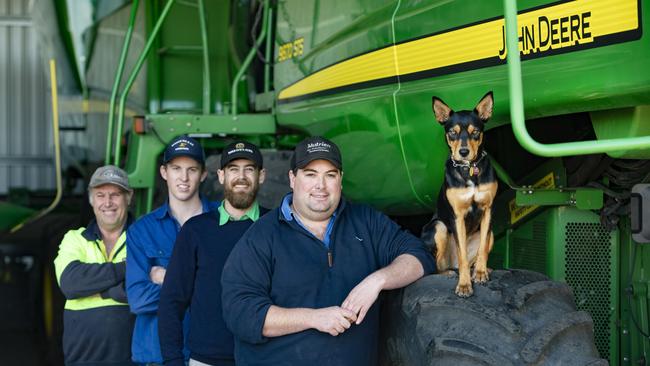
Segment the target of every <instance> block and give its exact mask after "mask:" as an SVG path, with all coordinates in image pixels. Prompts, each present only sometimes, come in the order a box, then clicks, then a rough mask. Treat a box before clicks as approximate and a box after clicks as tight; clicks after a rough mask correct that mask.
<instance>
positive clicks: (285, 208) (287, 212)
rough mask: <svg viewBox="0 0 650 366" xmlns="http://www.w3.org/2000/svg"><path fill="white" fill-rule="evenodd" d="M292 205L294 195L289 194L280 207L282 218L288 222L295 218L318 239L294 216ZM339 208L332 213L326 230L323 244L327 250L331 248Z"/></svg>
mask: <svg viewBox="0 0 650 366" xmlns="http://www.w3.org/2000/svg"><path fill="white" fill-rule="evenodd" d="M292 203H293V193H289V194H287V195H286V196H284V199H283V200H282V205H281V206H280V210H281V211H282V216H284V218H285V220H287V221H292V220H293V219H294V218H295V219H296V222H297V223H298V224H299V225H300V226H302V228H303V229H305V230H307V232H309V233H310V234H311V235H313V236H314V237H315V238H316V235H314V233H312V232H311V231H309V229H308V228H307V227H306V226H305V224H303V223H302V221H300V219H299V218H298V216H296V215H294V213H293V209H292V208H291V204H292ZM339 207H340V205H339ZM339 207H337V208H336V210H334V212H333V213H332V217H331V218H330V221H329V222H328V223H327V228H326V229H325V235H324V236H323V240H322V241H323V244H325V247H326V248H329V247H330V236H331V234H332V228H333V227H334V221H336V214H337V213H338V211H339ZM317 239H318V238H317ZM319 240H320V239H319Z"/></svg>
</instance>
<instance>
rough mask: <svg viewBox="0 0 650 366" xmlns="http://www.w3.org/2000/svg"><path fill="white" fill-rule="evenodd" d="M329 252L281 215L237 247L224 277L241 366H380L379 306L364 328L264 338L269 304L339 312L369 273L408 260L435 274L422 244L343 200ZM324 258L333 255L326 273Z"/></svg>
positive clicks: (374, 213)
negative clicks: (337, 307) (400, 259)
mask: <svg viewBox="0 0 650 366" xmlns="http://www.w3.org/2000/svg"><path fill="white" fill-rule="evenodd" d="M341 205H342V206H341V207H340V208H339V212H338V214H337V215H336V216H335V222H334V224H333V229H332V233H331V237H330V249H329V253H328V249H327V248H326V247H325V246H324V245H323V243H322V242H321V241H320V240H318V239H317V238H316V237H314V236H313V235H312V234H311V233H309V232H308V231H306V230H305V229H304V228H302V227H301V226H300V225H299V224H297V223H296V221H295V220H292V221H287V220H286V219H285V218H284V216H283V215H282V213H281V212H280V209H279V208H278V209H275V210H273V211H271V212H270V213H269V214H268V215H266V216H264V217H262V218H260V219H259V220H258V221H257V222H256V223H255V224H254V225H253V226H252V227H251V228H250V229H249V230H248V231H247V232H246V234H244V236H243V237H242V239H241V240H240V241H239V242H238V243H237V245H236V246H235V248H234V249H233V251H232V253H231V255H230V257H229V258H228V260H227V262H226V265H225V267H224V270H223V275H222V278H221V282H222V287H223V314H224V319H225V321H226V324H227V325H228V328H229V329H230V330H231V331H232V332H233V333H234V334H235V337H236V339H235V359H236V361H237V365H238V366H245V365H274V366H275V365H291V366H302V365H305V366H307V365H308V366H314V365H319V366H320V365H332V366H334V365H335V366H345V365H350V366H365V365H376V364H377V338H378V333H379V332H378V330H379V305H378V303H375V304H374V305H373V306H372V307H371V308H370V310H369V311H368V314H367V315H366V318H365V319H364V321H363V323H361V324H360V325H353V326H352V327H351V328H350V329H349V330H347V331H346V332H345V333H343V334H341V335H339V336H337V337H333V336H331V335H329V334H327V333H322V332H319V331H317V330H315V329H309V330H306V331H302V332H299V333H294V334H290V335H286V336H281V337H274V338H266V337H264V336H263V335H262V327H263V326H264V321H265V318H266V313H267V311H268V309H269V307H270V306H271V305H277V306H280V307H284V308H298V307H306V308H324V307H329V306H335V305H341V303H342V302H343V300H344V299H345V298H346V297H347V295H348V293H349V292H350V291H351V290H352V288H354V287H355V286H356V285H357V284H359V282H361V281H362V280H363V279H364V278H365V277H366V276H368V275H369V274H371V273H372V272H374V271H376V270H378V269H380V268H382V267H385V266H387V265H389V264H390V263H391V262H392V261H393V260H394V259H395V258H396V257H398V256H399V255H401V254H412V255H413V256H415V257H416V258H418V260H419V261H420V262H421V263H422V266H423V267H424V272H425V274H428V273H431V272H432V271H434V270H435V263H434V260H433V258H432V257H431V255H430V254H429V253H428V252H427V251H426V250H425V249H424V247H423V245H422V242H421V241H420V240H419V239H418V238H416V237H414V236H413V235H411V234H409V233H407V232H406V231H403V230H401V229H400V228H399V226H398V225H397V224H395V223H394V222H393V221H391V220H390V219H389V218H388V217H386V216H385V215H383V214H381V213H380V212H378V211H375V210H374V209H372V208H370V207H368V206H364V205H356V204H351V203H347V204H346V203H345V201H344V200H341ZM328 255H331V256H332V266H331V267H330V266H329V263H328Z"/></svg>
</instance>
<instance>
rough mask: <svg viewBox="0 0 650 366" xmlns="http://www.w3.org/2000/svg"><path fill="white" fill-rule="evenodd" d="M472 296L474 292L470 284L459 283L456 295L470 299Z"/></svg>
mask: <svg viewBox="0 0 650 366" xmlns="http://www.w3.org/2000/svg"><path fill="white" fill-rule="evenodd" d="M473 294H474V290H473V289H472V283H471V282H470V283H468V284H461V283H460V282H459V283H458V285H457V286H456V295H458V296H459V297H470V296H472V295H473Z"/></svg>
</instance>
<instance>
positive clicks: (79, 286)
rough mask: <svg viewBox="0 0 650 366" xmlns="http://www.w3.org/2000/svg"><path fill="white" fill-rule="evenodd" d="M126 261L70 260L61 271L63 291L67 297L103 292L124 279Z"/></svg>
mask: <svg viewBox="0 0 650 366" xmlns="http://www.w3.org/2000/svg"><path fill="white" fill-rule="evenodd" d="M125 272H126V264H125V262H120V263H101V264H100V263H83V262H81V261H78V260H76V261H72V262H70V263H69V264H68V265H67V266H66V267H65V269H64V270H63V272H62V273H61V280H60V285H61V292H63V295H64V296H65V298H66V299H77V298H81V297H87V296H90V295H94V294H98V293H101V292H103V291H105V290H108V289H109V288H111V287H114V286H116V285H118V284H119V283H121V282H123V281H124V274H125Z"/></svg>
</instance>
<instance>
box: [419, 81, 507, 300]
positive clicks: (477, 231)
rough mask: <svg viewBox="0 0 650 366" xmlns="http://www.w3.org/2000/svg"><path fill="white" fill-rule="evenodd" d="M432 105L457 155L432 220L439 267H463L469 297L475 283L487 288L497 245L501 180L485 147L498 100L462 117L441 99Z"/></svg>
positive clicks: (487, 99) (460, 289)
mask: <svg viewBox="0 0 650 366" xmlns="http://www.w3.org/2000/svg"><path fill="white" fill-rule="evenodd" d="M432 102H433V112H434V114H435V116H436V120H438V122H439V123H440V124H441V125H443V126H444V128H445V133H446V134H445V135H446V139H447V144H448V145H449V149H450V155H451V156H450V157H449V160H447V163H446V165H445V181H444V184H443V186H442V188H441V190H440V194H439V197H438V212H437V217H435V218H434V221H432V223H433V225H434V226H435V234H434V236H433V241H434V242H435V245H436V249H437V252H436V264H437V266H438V271H439V272H440V273H447V274H449V273H450V272H452V271H451V269H452V268H458V275H459V278H458V285H457V286H456V294H457V295H458V296H461V297H469V296H471V295H472V293H473V290H472V282H471V281H472V280H473V281H474V282H476V283H485V282H486V281H487V280H488V279H489V273H488V268H487V260H488V254H489V253H490V250H492V245H493V243H494V236H493V234H492V228H491V218H492V202H493V200H494V197H495V195H496V192H497V180H496V177H495V174H494V170H493V169H492V165H490V159H489V158H488V157H487V156H486V153H485V151H483V147H482V146H483V126H484V124H485V123H486V122H487V121H488V119H489V118H490V117H491V116H492V107H493V104H494V101H493V98H492V92H488V93H487V94H485V96H483V98H481V100H480V101H479V102H478V104H477V105H476V108H474V110H473V111H458V112H454V111H453V110H452V109H451V108H449V107H448V106H447V105H446V104H445V103H444V102H443V101H442V100H441V99H439V98H437V97H433V100H432ZM430 244H433V243H430ZM472 265H474V273H473V275H472V277H471V280H470V274H469V273H470V267H471V266H472Z"/></svg>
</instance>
